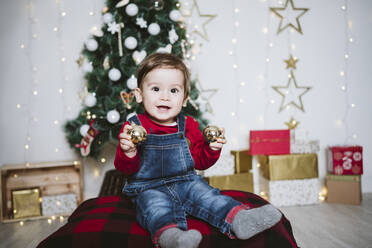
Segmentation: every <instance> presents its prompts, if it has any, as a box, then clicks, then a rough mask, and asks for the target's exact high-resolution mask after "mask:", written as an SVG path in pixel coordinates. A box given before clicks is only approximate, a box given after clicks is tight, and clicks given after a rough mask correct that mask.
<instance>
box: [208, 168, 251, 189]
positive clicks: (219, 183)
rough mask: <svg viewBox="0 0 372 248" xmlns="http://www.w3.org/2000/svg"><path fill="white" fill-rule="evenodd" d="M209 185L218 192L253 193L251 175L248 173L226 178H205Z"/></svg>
mask: <svg viewBox="0 0 372 248" xmlns="http://www.w3.org/2000/svg"><path fill="white" fill-rule="evenodd" d="M205 179H206V180H207V182H208V183H209V185H211V186H212V187H215V188H218V189H220V190H241V191H246V192H253V174H252V173H250V172H246V173H239V174H234V175H228V176H213V177H206V178H205Z"/></svg>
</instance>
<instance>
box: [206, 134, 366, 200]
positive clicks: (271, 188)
mask: <svg viewBox="0 0 372 248" xmlns="http://www.w3.org/2000/svg"><path fill="white" fill-rule="evenodd" d="M319 150H320V148H319V140H312V139H309V137H308V133H307V132H306V131H305V130H302V129H283V130H252V131H250V149H249V150H241V151H231V154H229V155H221V157H220V159H219V160H218V162H217V163H216V165H214V166H212V167H211V168H209V169H207V170H205V171H203V172H201V174H202V176H203V177H204V178H205V180H207V181H208V182H209V184H210V185H211V186H213V187H216V188H219V189H221V190H224V189H233V190H242V191H247V192H253V193H258V194H260V195H261V196H262V197H263V198H265V199H267V200H268V201H270V202H271V204H273V205H275V206H278V207H279V206H294V205H308V204H317V203H318V202H319V199H321V200H323V199H325V198H327V202H330V203H345V204H360V201H361V174H362V173H363V166H362V147H360V146H332V147H329V148H327V153H328V161H327V162H328V175H327V176H326V181H325V185H326V187H327V191H328V192H326V191H325V190H324V188H323V190H322V189H321V188H322V181H321V180H320V178H319V173H318V152H319ZM256 164H257V167H258V169H255V168H254V169H252V165H256ZM253 171H255V173H254V174H255V176H254V175H253V173H252V172H253Z"/></svg>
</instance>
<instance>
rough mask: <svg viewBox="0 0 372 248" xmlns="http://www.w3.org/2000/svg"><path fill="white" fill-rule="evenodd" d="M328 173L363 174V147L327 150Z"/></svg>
mask: <svg viewBox="0 0 372 248" xmlns="http://www.w3.org/2000/svg"><path fill="white" fill-rule="evenodd" d="M328 171H329V172H330V173H331V174H336V175H361V174H363V147H361V146H333V147H329V148H328Z"/></svg>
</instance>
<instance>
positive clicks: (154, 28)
mask: <svg viewBox="0 0 372 248" xmlns="http://www.w3.org/2000/svg"><path fill="white" fill-rule="evenodd" d="M147 31H149V33H150V34H151V35H158V34H159V33H160V26H159V24H157V23H155V22H154V23H151V24H150V26H149V27H148V28H147Z"/></svg>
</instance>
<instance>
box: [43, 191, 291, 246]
mask: <svg viewBox="0 0 372 248" xmlns="http://www.w3.org/2000/svg"><path fill="white" fill-rule="evenodd" d="M221 192H222V194H224V195H229V196H231V197H233V198H234V199H236V200H238V201H240V202H242V203H244V204H245V205H248V206H249V207H250V208H256V207H260V206H262V205H265V204H267V203H268V202H267V201H265V200H264V199H262V198H261V197H259V196H257V195H255V194H252V193H248V192H242V191H232V190H231V191H221ZM187 224H188V228H189V229H197V230H199V231H200V233H201V234H202V235H203V239H202V242H201V243H200V246H199V247H200V248H215V247H217V248H218V247H234V248H239V247H241V248H243V247H246V248H267V247H275V248H277V247H283V248H284V247H297V244H296V241H295V238H294V236H293V233H292V227H291V224H290V223H289V221H288V220H287V219H286V218H285V216H284V215H283V217H282V219H281V221H280V222H279V223H278V224H276V225H275V226H273V227H272V228H270V229H268V230H266V231H264V232H262V233H260V234H258V235H256V236H254V237H252V238H250V239H248V240H237V239H229V238H227V237H226V236H225V235H223V234H221V233H220V232H219V231H218V230H217V229H215V228H214V227H212V226H210V225H209V224H207V223H206V222H204V221H201V220H198V219H195V218H192V217H188V219H187ZM55 247H63V248H67V247H73V248H82V247H89V248H96V247H102V248H116V247H120V248H124V247H134V248H146V247H153V244H152V242H151V239H150V235H149V233H148V232H147V231H145V230H144V229H143V228H142V227H140V226H139V225H138V223H137V221H136V217H135V212H134V208H133V205H132V203H131V202H130V201H129V200H128V198H126V197H124V196H105V197H98V198H93V199H89V200H86V201H85V202H83V203H82V204H81V205H80V206H79V207H78V208H77V209H76V210H75V211H74V212H73V213H72V215H71V216H70V217H69V218H68V222H67V223H66V224H65V225H64V226H62V227H61V228H60V229H58V230H57V231H56V232H54V233H53V234H51V235H50V236H49V237H47V238H46V239H44V240H43V241H42V242H41V243H40V244H39V245H38V246H37V248H55Z"/></svg>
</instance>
